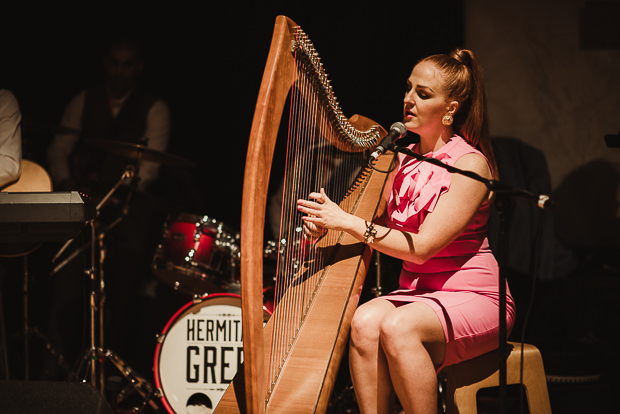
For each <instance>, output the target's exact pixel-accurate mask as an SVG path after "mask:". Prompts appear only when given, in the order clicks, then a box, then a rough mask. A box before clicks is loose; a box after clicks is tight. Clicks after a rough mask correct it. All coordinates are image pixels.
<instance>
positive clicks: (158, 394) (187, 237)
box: [53, 140, 276, 413]
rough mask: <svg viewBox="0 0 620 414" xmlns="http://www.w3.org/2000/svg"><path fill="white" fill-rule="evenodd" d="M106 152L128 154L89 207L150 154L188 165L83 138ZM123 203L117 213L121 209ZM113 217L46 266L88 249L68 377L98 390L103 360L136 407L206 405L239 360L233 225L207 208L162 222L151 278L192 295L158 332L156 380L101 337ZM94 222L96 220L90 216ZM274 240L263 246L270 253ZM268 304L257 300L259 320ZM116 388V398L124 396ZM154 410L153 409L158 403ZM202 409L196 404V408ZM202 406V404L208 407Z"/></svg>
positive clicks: (101, 385) (116, 143)
mask: <svg viewBox="0 0 620 414" xmlns="http://www.w3.org/2000/svg"><path fill="white" fill-rule="evenodd" d="M87 142H88V143H89V144H90V145H93V146H95V147H97V148H100V149H102V150H105V151H108V152H110V153H112V154H115V155H119V156H122V157H125V158H129V159H131V160H134V161H135V162H134V163H133V164H131V165H129V166H127V168H126V170H125V172H124V173H123V175H122V176H121V177H120V179H119V180H118V182H117V183H116V185H114V186H113V187H112V189H111V190H110V191H109V192H108V193H107V194H106V195H105V196H104V197H103V198H102V199H101V201H100V202H99V203H98V204H97V207H96V210H97V211H98V212H99V211H100V209H101V208H102V207H103V206H104V205H105V204H106V203H107V202H108V200H109V199H110V198H111V197H112V195H113V193H114V192H115V191H116V190H117V189H118V188H119V187H120V186H121V185H122V184H124V183H126V182H127V181H130V180H132V179H133V178H134V177H135V176H136V175H137V168H138V167H137V166H138V165H139V162H140V161H152V162H157V163H161V164H166V165H170V166H175V167H191V163H190V162H189V161H187V160H185V159H183V158H181V157H178V156H175V155H172V154H169V153H165V152H161V151H157V150H154V149H151V148H148V147H146V146H142V145H137V144H132V143H127V142H121V141H111V140H87ZM126 210H127V208H125V210H124V214H126V213H127V211H126ZM122 219H123V216H121V217H118V218H117V220H115V221H114V222H113V223H112V224H111V225H109V226H107V227H106V228H105V229H100V228H99V227H100V226H99V227H98V226H96V225H95V224H94V223H91V235H90V243H87V246H80V247H79V248H77V249H75V251H74V252H73V254H71V255H69V256H68V257H67V258H66V259H65V260H64V261H63V262H61V263H60V264H58V265H57V266H56V268H55V269H54V270H53V272H57V271H58V270H60V269H61V268H62V267H64V265H65V264H66V263H67V262H68V261H71V260H72V258H73V257H75V256H76V255H77V254H79V253H80V252H82V251H84V250H86V249H88V248H90V249H91V261H92V263H93V265H92V268H91V270H90V271H88V272H87V273H88V274H89V275H90V278H91V280H92V281H93V283H91V286H92V291H91V300H90V313H91V315H90V316H91V318H90V322H91V323H90V325H91V326H90V329H91V332H90V342H91V343H90V348H89V349H87V350H86V352H85V354H84V357H83V358H82V360H81V361H80V363H79V364H78V367H77V369H76V370H74V372H73V373H72V375H73V377H74V379H77V380H81V381H83V382H86V381H87V380H88V378H89V377H90V382H91V383H92V384H93V385H94V386H95V387H96V388H99V389H100V391H101V392H102V393H104V383H105V378H104V374H103V362H104V361H108V362H111V363H112V364H113V365H114V366H115V367H116V368H117V369H118V370H119V371H120V372H121V373H122V374H123V375H124V376H125V378H126V379H127V380H128V381H129V384H130V385H131V387H133V390H135V391H137V392H138V393H139V394H140V395H141V397H142V401H141V406H140V407H139V411H140V412H141V411H142V410H143V409H144V408H145V407H146V406H147V405H150V406H151V407H153V408H155V409H157V407H159V404H157V403H156V400H159V401H160V402H161V405H163V407H164V408H165V410H166V411H168V412H170V413H181V412H183V413H184V412H187V409H188V407H189V406H192V405H197V406H201V407H202V408H201V409H207V410H209V409H212V408H213V407H215V405H217V403H218V401H219V400H220V398H221V397H222V395H223V393H224V391H225V389H226V387H227V384H228V383H230V381H231V380H232V377H233V376H234V375H235V373H236V371H237V368H238V366H239V364H240V363H241V362H242V360H243V354H242V351H243V345H242V332H241V297H240V295H239V293H240V280H239V262H240V255H241V252H240V244H239V243H240V234H239V232H237V231H235V230H234V229H233V228H232V227H229V226H227V225H226V224H225V223H223V222H221V221H219V220H217V219H215V218H213V217H209V216H207V215H197V214H190V213H179V214H173V215H169V216H168V218H167V219H166V222H165V223H164V225H163V230H162V234H161V240H160V243H159V244H158V245H157V247H156V249H155V253H154V257H153V260H152V263H151V270H152V272H153V274H154V275H155V276H156V277H157V279H158V280H160V281H162V282H163V283H164V284H166V285H168V286H169V287H170V288H172V289H174V290H177V291H180V292H183V293H186V294H188V295H192V296H193V299H192V300H191V301H190V302H189V303H187V304H186V305H185V306H184V307H182V308H181V309H179V310H178V311H177V312H176V313H175V314H174V315H173V316H172V317H171V319H170V320H169V321H168V323H167V324H166V325H165V326H164V327H163V330H162V331H161V333H160V334H159V335H158V337H157V339H156V340H157V343H156V348H155V356H154V366H153V373H154V380H155V386H153V385H151V384H150V383H149V382H148V381H147V380H145V379H144V378H142V377H141V376H140V375H139V374H137V373H136V372H135V371H134V370H133V369H132V368H131V367H129V366H128V364H126V363H125V361H123V360H122V359H121V358H120V357H119V356H118V355H116V353H115V352H114V351H112V350H110V349H106V347H105V346H104V341H103V324H104V323H103V307H104V302H105V299H104V298H105V293H104V292H103V287H104V286H105V282H104V280H103V271H102V267H103V262H104V260H105V253H104V251H105V246H104V245H103V244H104V243H103V240H104V236H105V233H106V232H107V231H109V230H110V229H111V228H112V227H113V226H114V225H116V224H118V223H119V222H120V221H122ZM95 221H96V219H95ZM73 241H74V239H73V240H69V241H67V243H65V245H64V246H62V248H61V249H60V251H59V252H58V253H57V254H56V257H55V258H54V259H53V261H54V262H55V261H56V260H58V258H59V257H60V256H61V255H63V254H64V253H65V251H66V250H67V249H68V248H69V246H70V245H71V244H72V243H73ZM275 249H276V247H275V243H273V242H270V243H268V244H267V247H266V248H265V255H266V257H273V255H274V254H276V253H275ZM271 312H272V309H270V307H269V305H268V304H266V306H265V307H264V318H265V322H266V321H267V319H268V318H269V316H270V314H271ZM125 393H126V390H123V391H122V392H121V394H119V395H118V396H117V397H116V402H117V403H118V402H119V401H120V400H121V399H123V398H124V397H123V394H125ZM157 411H158V410H157ZM200 412H203V411H200ZM207 412H209V411H207Z"/></svg>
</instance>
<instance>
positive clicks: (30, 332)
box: [7, 254, 69, 381]
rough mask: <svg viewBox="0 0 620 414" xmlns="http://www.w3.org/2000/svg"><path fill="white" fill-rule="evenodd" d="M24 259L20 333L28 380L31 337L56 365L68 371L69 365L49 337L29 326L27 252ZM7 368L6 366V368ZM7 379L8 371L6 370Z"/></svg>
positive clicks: (25, 375) (25, 373) (27, 379)
mask: <svg viewBox="0 0 620 414" xmlns="http://www.w3.org/2000/svg"><path fill="white" fill-rule="evenodd" d="M23 259H24V280H23V288H22V295H23V315H24V317H23V322H24V326H23V330H22V332H21V335H23V337H24V343H23V346H24V380H25V381H29V380H30V339H31V338H33V337H37V338H39V339H40V340H41V341H43V342H44V344H45V349H46V350H47V351H48V352H49V354H50V356H52V357H54V359H55V362H56V364H57V366H58V367H62V368H64V369H66V371H67V372H68V371H69V366H68V364H67V363H66V361H65V359H64V357H63V356H62V355H61V354H60V353H59V352H58V351H57V350H56V348H54V346H53V345H52V343H51V342H50V341H49V339H48V338H47V337H46V336H45V335H43V334H42V333H41V332H40V331H39V330H38V329H37V327H35V326H30V312H29V307H30V304H29V298H30V274H29V272H28V254H25V255H24V256H23ZM7 369H8V368H7ZM7 379H8V371H7Z"/></svg>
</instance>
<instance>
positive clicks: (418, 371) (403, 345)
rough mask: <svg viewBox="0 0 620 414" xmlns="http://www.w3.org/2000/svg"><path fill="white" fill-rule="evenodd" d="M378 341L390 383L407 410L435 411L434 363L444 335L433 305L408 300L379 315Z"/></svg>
mask: <svg viewBox="0 0 620 414" xmlns="http://www.w3.org/2000/svg"><path fill="white" fill-rule="evenodd" d="M380 329H381V331H380V343H381V348H382V349H383V352H384V355H385V357H386V360H387V364H388V366H389V373H390V378H391V383H392V384H393V386H394V389H395V391H396V395H397V396H398V398H399V400H400V403H401V404H402V406H403V409H404V410H405V412H406V413H415V414H422V413H433V414H435V413H436V412H437V373H436V371H435V365H436V364H441V363H442V362H443V359H444V356H445V349H446V344H445V338H444V333H443V328H442V326H441V322H440V321H439V318H438V317H437V315H436V314H435V311H433V309H432V308H431V307H430V306H428V305H426V304H424V303H419V302H413V303H409V304H406V305H403V306H400V307H398V308H395V309H394V310H393V311H392V312H390V313H389V314H388V315H386V316H385V317H384V318H383V319H382V324H381V328H380Z"/></svg>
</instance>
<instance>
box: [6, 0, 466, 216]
mask: <svg viewBox="0 0 620 414" xmlns="http://www.w3.org/2000/svg"><path fill="white" fill-rule="evenodd" d="M248 3H250V2H248ZM251 3H252V4H251V5H246V4H240V3H238V2H224V3H220V2H218V3H211V4H209V5H208V6H207V7H206V10H200V11H199V10H196V9H194V8H186V9H185V8H182V7H175V6H174V5H166V6H165V7H161V8H159V7H153V6H152V5H151V6H150V7H148V8H147V7H144V8H142V7H138V6H131V5H124V6H122V7H116V8H103V7H101V9H96V8H95V7H93V6H89V7H88V8H87V9H86V8H82V9H80V8H77V9H66V10H58V9H57V8H53V9H52V8H49V9H47V10H45V9H39V8H35V9H33V10H25V8H24V9H23V10H22V11H21V12H20V13H16V14H14V15H13V17H14V19H9V22H7V24H6V25H5V26H4V27H3V28H2V29H0V30H2V32H0V33H3V35H2V37H1V39H0V42H1V43H0V45H1V50H2V51H3V55H4V56H3V57H0V59H2V62H3V63H2V65H1V69H0V70H1V72H0V84H1V85H4V87H6V88H9V89H11V90H12V91H13V92H14V93H15V95H16V96H17V98H18V100H19V102H20V104H21V108H22V112H23V117H24V140H25V155H26V156H27V157H30V158H31V159H35V160H38V161H41V162H45V160H44V158H43V157H44V150H45V148H46V146H47V144H48V142H49V140H50V139H51V133H50V130H52V129H53V127H54V126H55V125H57V124H58V122H59V119H60V116H61V114H62V110H63V108H64V106H65V105H66V103H67V102H68V100H69V99H70V98H71V97H72V96H73V95H74V94H75V93H77V92H78V91H79V90H80V89H82V88H84V87H86V86H89V85H93V84H95V83H97V82H100V81H101V80H102V77H103V70H102V61H101V59H102V53H103V52H102V50H103V46H104V45H105V43H106V41H107V40H108V38H109V36H110V35H112V36H115V35H118V34H120V33H123V32H125V33H129V34H133V35H135V36H137V37H138V38H139V39H141V40H142V42H143V44H144V46H145V50H146V61H147V63H146V67H145V71H144V73H143V78H144V79H143V80H144V81H146V82H148V84H149V85H150V86H151V87H152V88H154V89H155V90H156V91H157V92H158V93H159V94H160V95H161V96H162V97H163V98H164V99H165V100H166V101H167V103H168V104H169V106H170V110H171V113H172V134H171V142H170V145H169V151H170V152H171V153H174V154H176V155H180V156H183V157H185V158H187V159H188V160H190V161H192V162H194V163H196V168H194V169H191V170H190V171H189V174H188V176H189V177H186V176H185V175H183V177H184V178H183V179H180V178H178V177H177V176H176V175H175V173H178V172H177V171H173V172H170V171H167V170H168V169H164V170H165V171H164V172H163V176H162V179H164V180H170V181H179V180H180V181H181V182H180V183H179V184H180V185H181V186H183V185H189V184H190V183H188V181H191V184H192V187H193V186H195V189H196V191H197V193H198V195H199V196H200V198H196V196H195V195H194V196H193V197H194V199H192V200H186V199H184V197H185V196H183V195H176V194H174V195H173V197H179V198H180V200H179V199H177V200H173V201H181V202H182V203H184V205H185V206H186V208H188V209H190V211H191V212H193V213H199V214H209V215H212V216H213V217H216V218H218V219H220V220H223V221H224V222H226V223H228V224H229V225H231V226H238V223H239V220H240V209H241V208H240V203H241V191H242V184H243V183H242V181H243V168H244V161H245V150H246V145H247V140H248V136H249V131H250V125H251V121H252V115H253V112H254V106H255V103H256V97H257V95H258V88H259V85H260V81H261V77H262V72H263V69H264V65H265V62H266V58H267V54H268V51H269V44H270V41H271V35H272V32H273V25H274V22H275V18H276V16H277V15H279V14H283V15H287V16H288V17H290V18H291V19H293V20H294V21H295V22H296V23H298V24H299V25H300V26H301V27H302V28H303V29H304V31H306V33H308V35H309V36H310V39H311V40H312V41H313V42H314V44H315V47H316V49H317V51H318V53H319V55H320V56H321V58H322V61H323V63H324V66H325V69H326V72H327V74H328V75H329V77H330V79H331V80H332V85H333V87H334V91H335V93H336V96H337V97H338V99H339V101H340V104H341V107H342V108H343V110H344V112H345V115H347V116H351V115H353V114H355V113H359V114H362V115H365V116H368V117H370V118H372V119H375V120H376V121H377V122H379V123H381V124H382V125H383V126H384V127H388V128H389V125H391V123H393V122H395V121H398V120H400V118H401V107H402V96H403V94H404V91H405V86H406V84H405V82H406V78H407V77H408V75H409V72H410V70H411V68H412V65H413V64H414V63H415V62H416V61H417V60H418V59H420V58H421V57H423V56H425V55H427V54H430V53H439V52H446V51H448V50H450V49H451V48H453V47H455V46H462V40H463V13H462V5H461V2H460V1H452V2H442V3H441V4H440V5H439V4H438V5H432V4H424V5H419V4H418V5H416V4H415V2H408V3H405V2H385V3H384V4H378V3H376V2H368V4H365V3H364V2H356V3H352V2H351V3H348V2H344V3H342V2H338V5H337V6H335V5H334V4H333V2H313V3H312V6H298V5H294V4H292V3H293V2H251ZM274 3H275V4H277V3H281V5H274ZM388 3H389V4H388ZM427 3H431V2H427ZM215 4H217V6H215ZM348 4H350V6H348ZM405 5H406V7H405ZM8 16H9V15H6V17H8ZM7 26H8V27H7ZM167 172H168V173H169V174H168V175H166V173H167ZM169 187H170V185H168V184H167V183H166V187H164V190H167V189H169Z"/></svg>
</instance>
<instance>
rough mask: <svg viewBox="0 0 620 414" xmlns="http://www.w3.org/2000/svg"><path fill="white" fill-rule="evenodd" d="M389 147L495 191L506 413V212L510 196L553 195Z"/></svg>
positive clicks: (545, 203) (545, 199)
mask: <svg viewBox="0 0 620 414" xmlns="http://www.w3.org/2000/svg"><path fill="white" fill-rule="evenodd" d="M388 149H390V150H392V151H393V152H395V153H396V152H399V153H402V154H405V155H408V156H410V157H412V158H415V159H417V160H419V161H423V162H428V163H430V164H434V165H437V166H439V167H441V168H444V169H446V170H447V171H448V172H450V173H453V174H461V175H464V176H466V177H469V178H472V179H474V180H476V181H479V182H481V183H483V184H484V185H485V186H486V187H487V188H488V189H489V191H493V192H494V193H495V205H496V207H497V212H498V216H499V217H498V218H499V231H500V234H499V246H498V251H497V261H498V263H499V403H500V407H499V412H500V413H504V412H505V397H506V382H507V379H506V356H507V343H506V341H507V327H506V293H507V292H506V272H505V270H504V266H503V264H504V263H505V262H504V260H505V255H506V244H507V240H506V237H505V231H506V230H505V228H506V214H505V208H504V207H505V205H506V203H507V199H508V198H509V197H520V198H524V199H526V200H528V201H530V202H532V203H535V204H536V205H537V206H538V207H539V208H540V209H545V208H549V207H550V206H551V198H550V197H549V196H548V195H545V194H540V195H535V194H533V193H530V192H529V191H526V190H523V189H518V188H514V187H512V186H509V185H507V184H503V183H501V182H500V181H497V180H493V179H491V180H489V179H486V178H484V177H481V176H480V175H478V174H476V173H474V172H473V171H465V170H461V169H459V168H456V167H454V166H451V165H447V164H444V163H443V162H441V161H439V160H438V159H436V158H429V157H425V156H423V155H420V154H418V153H416V152H414V151H412V150H411V149H410V148H408V147H404V146H399V145H396V144H392V145H390V146H389V147H388Z"/></svg>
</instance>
